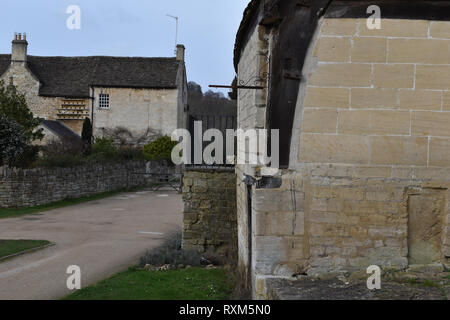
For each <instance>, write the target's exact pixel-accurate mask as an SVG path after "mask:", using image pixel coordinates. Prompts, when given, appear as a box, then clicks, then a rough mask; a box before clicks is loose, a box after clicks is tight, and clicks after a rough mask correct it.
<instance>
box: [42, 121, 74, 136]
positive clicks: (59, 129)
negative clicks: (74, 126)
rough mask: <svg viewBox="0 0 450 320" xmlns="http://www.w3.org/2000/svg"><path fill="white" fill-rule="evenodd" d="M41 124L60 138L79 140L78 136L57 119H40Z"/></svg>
mask: <svg viewBox="0 0 450 320" xmlns="http://www.w3.org/2000/svg"><path fill="white" fill-rule="evenodd" d="M42 125H43V126H44V127H46V128H47V129H49V130H50V131H52V132H53V133H54V134H56V135H57V136H58V137H60V138H65V139H75V140H80V139H81V138H80V136H79V135H77V134H76V133H75V132H73V131H72V130H70V129H69V128H68V127H66V126H65V125H64V124H62V123H61V122H59V121H52V120H42Z"/></svg>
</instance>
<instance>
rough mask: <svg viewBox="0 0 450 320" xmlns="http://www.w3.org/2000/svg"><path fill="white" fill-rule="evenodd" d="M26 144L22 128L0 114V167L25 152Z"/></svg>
mask: <svg viewBox="0 0 450 320" xmlns="http://www.w3.org/2000/svg"><path fill="white" fill-rule="evenodd" d="M26 142H27V141H26V138H25V136H24V135H23V134H22V127H21V126H20V125H19V124H18V123H17V122H16V121H15V120H12V119H9V118H7V117H6V116H5V115H3V114H1V113H0V166H1V165H2V163H3V162H5V163H8V164H9V163H10V162H11V161H14V159H16V158H17V157H19V156H20V155H21V154H22V153H23V152H24V151H25V148H26V146H27V145H26Z"/></svg>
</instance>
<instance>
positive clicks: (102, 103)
mask: <svg viewBox="0 0 450 320" xmlns="http://www.w3.org/2000/svg"><path fill="white" fill-rule="evenodd" d="M98 108H99V109H109V94H105V93H101V94H100V95H99V97H98Z"/></svg>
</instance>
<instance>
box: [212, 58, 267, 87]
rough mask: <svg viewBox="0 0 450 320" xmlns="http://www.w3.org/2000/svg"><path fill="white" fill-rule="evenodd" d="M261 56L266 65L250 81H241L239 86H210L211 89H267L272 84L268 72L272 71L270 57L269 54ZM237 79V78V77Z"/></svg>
mask: <svg viewBox="0 0 450 320" xmlns="http://www.w3.org/2000/svg"><path fill="white" fill-rule="evenodd" d="M259 55H260V56H262V57H263V58H264V63H263V65H262V66H261V67H260V69H259V70H258V72H257V74H255V75H253V76H251V77H250V78H249V79H247V80H244V79H239V80H238V84H237V85H235V86H226V85H216V84H212V85H209V87H210V88H221V89H233V90H236V89H255V90H262V89H265V88H267V83H268V82H270V72H269V71H267V70H269V69H270V56H269V53H267V54H263V53H260V54H259ZM236 77H237V76H236Z"/></svg>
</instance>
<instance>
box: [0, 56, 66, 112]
mask: <svg viewBox="0 0 450 320" xmlns="http://www.w3.org/2000/svg"><path fill="white" fill-rule="evenodd" d="M10 77H13V84H14V85H15V86H16V88H17V90H18V91H19V92H20V93H22V94H24V95H25V98H26V100H27V103H28V106H29V108H30V110H31V112H33V114H34V116H35V117H39V118H44V119H47V120H56V119H57V110H58V107H59V106H60V105H61V100H60V99H59V98H53V97H43V96H39V87H40V82H39V80H38V79H37V78H36V77H35V76H34V75H33V74H32V73H31V71H30V70H29V69H28V68H27V67H26V66H24V65H23V64H21V63H14V64H12V65H11V66H10V68H9V69H8V70H7V71H6V72H5V73H4V74H3V76H2V77H1V80H3V82H4V85H5V86H7V85H8V84H9V83H10Z"/></svg>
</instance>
